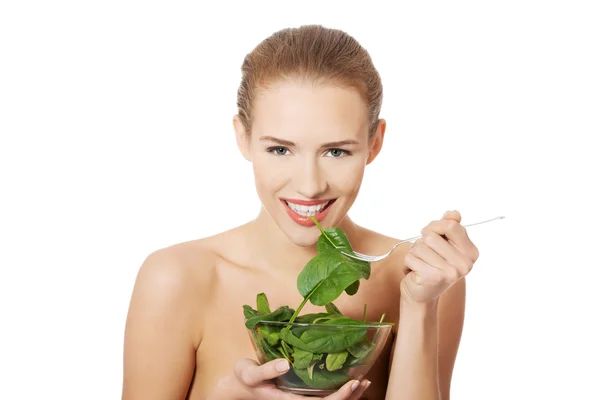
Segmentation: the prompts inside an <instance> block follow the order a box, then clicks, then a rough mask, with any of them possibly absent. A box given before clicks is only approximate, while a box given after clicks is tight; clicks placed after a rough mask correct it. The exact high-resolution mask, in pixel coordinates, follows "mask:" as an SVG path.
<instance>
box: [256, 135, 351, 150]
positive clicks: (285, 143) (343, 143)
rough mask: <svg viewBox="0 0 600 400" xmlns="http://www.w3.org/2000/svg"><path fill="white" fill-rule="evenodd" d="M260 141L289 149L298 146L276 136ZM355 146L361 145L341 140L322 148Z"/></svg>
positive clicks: (262, 138) (349, 140)
mask: <svg viewBox="0 0 600 400" xmlns="http://www.w3.org/2000/svg"><path fill="white" fill-rule="evenodd" d="M258 140H260V141H261V142H274V143H277V144H280V145H282V146H288V147H294V146H295V145H296V144H295V143H294V142H290V141H289V140H285V139H279V138H276V137H274V136H261V137H260V138H259V139H258ZM353 144H355V145H357V144H359V143H358V142H357V141H356V140H353V139H347V140H340V141H337V142H329V143H324V144H323V145H321V147H323V148H330V147H342V146H348V145H353Z"/></svg>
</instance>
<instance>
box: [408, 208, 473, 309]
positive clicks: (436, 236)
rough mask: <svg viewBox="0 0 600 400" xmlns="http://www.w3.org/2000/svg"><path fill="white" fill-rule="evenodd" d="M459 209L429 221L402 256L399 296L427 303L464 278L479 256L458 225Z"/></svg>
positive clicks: (465, 232) (459, 219) (461, 227)
mask: <svg viewBox="0 0 600 400" xmlns="http://www.w3.org/2000/svg"><path fill="white" fill-rule="evenodd" d="M460 221H461V215H460V213H459V212H458V211H449V212H447V213H446V214H444V216H443V217H442V219H441V220H439V221H432V222H431V223H430V224H429V225H427V226H426V227H425V228H423V230H421V234H422V235H423V237H421V238H420V239H418V240H416V241H415V242H414V243H413V245H412V246H411V247H410V249H409V251H408V253H407V254H406V257H405V258H404V273H405V275H406V276H405V277H404V279H402V284H401V292H402V299H403V300H405V301H409V302H417V303H427V302H430V301H433V300H436V299H437V298H438V297H440V296H441V295H442V294H443V293H444V292H445V291H446V290H448V288H450V287H451V286H452V285H454V284H455V283H456V282H458V281H459V280H460V279H462V278H463V277H465V276H466V275H467V274H468V273H469V272H470V271H471V269H472V268H473V264H475V261H477V259H478V258H479V251H478V250H477V247H475V245H474V244H473V242H471V240H470V239H469V236H468V235H467V231H466V229H465V228H464V227H463V226H462V225H461V224H460Z"/></svg>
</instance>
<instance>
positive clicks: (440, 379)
mask: <svg viewBox="0 0 600 400" xmlns="http://www.w3.org/2000/svg"><path fill="white" fill-rule="evenodd" d="M465 287H466V285H465V279H461V280H459V281H458V282H456V283H455V284H454V285H453V286H452V287H451V288H449V289H448V290H447V291H446V293H444V294H443V295H442V296H440V298H439V299H438V300H436V301H434V302H431V303H427V304H420V305H413V304H408V303H404V302H403V301H402V300H401V302H400V323H399V326H398V335H397V336H396V340H395V342H394V348H393V350H392V351H393V353H392V358H391V361H390V363H391V370H390V378H389V384H388V389H387V394H386V399H394V400H405V399H406V400H409V399H410V400H413V399H415V400H417V399H418V400H449V399H450V382H451V379H452V371H453V369H454V362H455V360H456V354H457V351H458V347H459V343H460V338H461V335H462V328H463V320H464V308H465Z"/></svg>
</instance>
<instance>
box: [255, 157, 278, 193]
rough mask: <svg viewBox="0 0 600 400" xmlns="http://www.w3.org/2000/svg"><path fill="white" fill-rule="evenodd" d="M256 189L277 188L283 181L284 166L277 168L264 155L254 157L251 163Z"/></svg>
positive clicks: (267, 189)
mask: <svg viewBox="0 0 600 400" xmlns="http://www.w3.org/2000/svg"><path fill="white" fill-rule="evenodd" d="M252 168H253V170H254V180H255V182H256V188H257V190H259V191H261V192H267V191H274V190H277V189H279V188H280V187H281V186H282V184H283V183H284V182H285V168H281V166H279V168H277V167H276V166H274V165H273V162H272V161H270V160H269V159H266V158H265V157H264V156H261V157H257V158H255V159H254V162H253V164H252Z"/></svg>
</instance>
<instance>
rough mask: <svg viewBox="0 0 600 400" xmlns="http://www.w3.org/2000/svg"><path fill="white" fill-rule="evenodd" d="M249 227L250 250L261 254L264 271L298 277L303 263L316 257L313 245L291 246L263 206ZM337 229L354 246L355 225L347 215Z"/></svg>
mask: <svg viewBox="0 0 600 400" xmlns="http://www.w3.org/2000/svg"><path fill="white" fill-rule="evenodd" d="M249 225H250V226H249V227H250V229H251V231H252V235H251V236H252V237H253V239H252V242H253V243H252V247H253V249H254V250H256V251H257V253H255V254H260V258H261V261H262V262H261V264H263V265H265V266H266V267H267V268H269V269H273V268H274V266H277V267H278V268H277V269H278V271H277V273H282V274H286V275H287V274H292V275H295V276H297V275H298V274H299V273H300V271H301V270H302V268H304V266H305V265H306V263H308V261H309V260H310V259H311V258H313V257H314V256H315V255H316V254H317V249H316V242H315V243H314V244H312V245H310V246H306V247H305V246H299V245H297V244H295V243H293V242H292V241H291V240H290V239H289V238H288V237H287V236H286V235H285V233H283V231H282V230H281V229H280V228H279V226H277V224H276V223H275V222H274V221H273V220H272V219H271V217H270V216H269V214H267V212H266V211H265V209H264V208H262V207H261V210H260V212H259V214H258V216H257V217H256V219H254V220H253V221H252V222H250V224H249ZM336 227H338V228H341V229H342V230H343V231H344V232H345V233H346V235H347V236H348V239H349V240H350V243H354V241H353V238H357V231H358V229H357V228H358V226H357V225H356V224H355V223H354V222H353V221H352V220H351V219H350V217H349V216H348V215H346V216H345V217H344V219H343V220H342V221H341V222H340V223H338V224H337V225H336ZM357 240H358V239H357Z"/></svg>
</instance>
